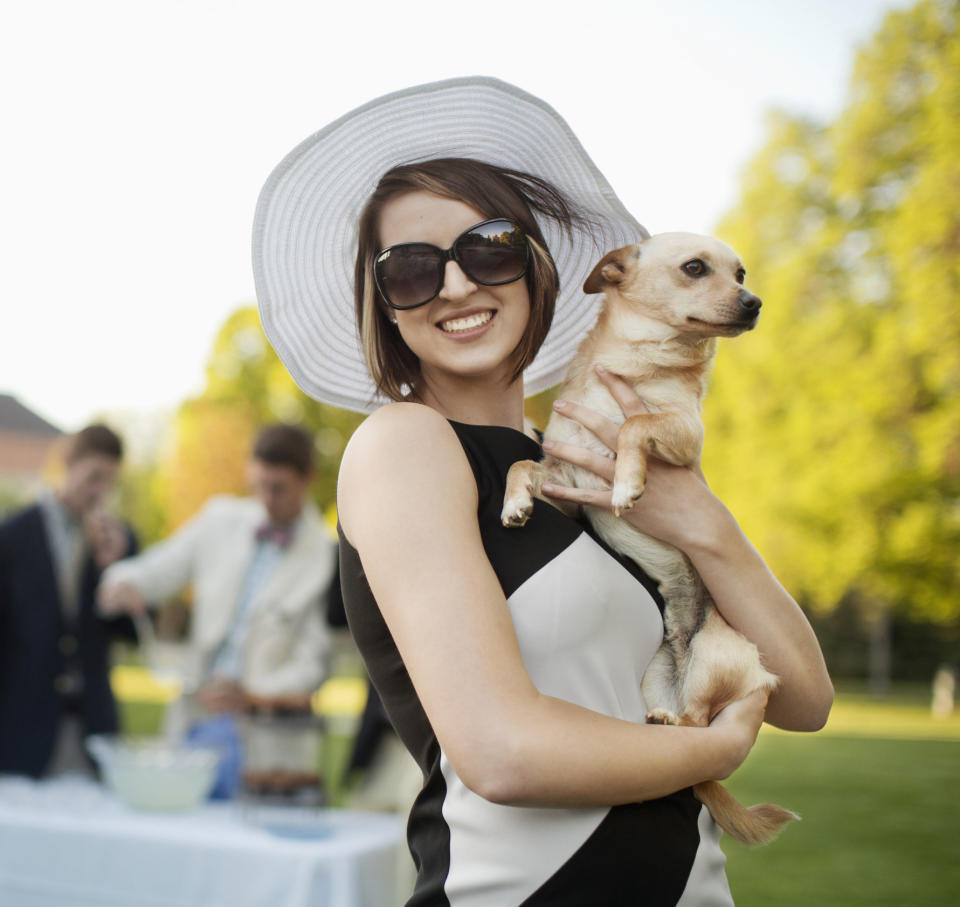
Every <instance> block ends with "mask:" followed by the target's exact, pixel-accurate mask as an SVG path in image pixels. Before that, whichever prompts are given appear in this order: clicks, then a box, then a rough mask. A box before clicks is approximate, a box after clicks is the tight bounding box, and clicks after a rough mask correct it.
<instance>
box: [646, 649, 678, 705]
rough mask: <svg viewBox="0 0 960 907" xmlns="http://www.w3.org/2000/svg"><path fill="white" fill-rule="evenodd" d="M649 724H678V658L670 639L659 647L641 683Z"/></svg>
mask: <svg viewBox="0 0 960 907" xmlns="http://www.w3.org/2000/svg"><path fill="white" fill-rule="evenodd" d="M641 692H642V693H643V701H644V702H645V703H646V706H647V724H678V723H679V720H680V719H679V717H678V712H679V708H680V704H679V700H678V699H677V659H676V655H675V653H674V651H673V648H672V647H671V645H670V643H669V641H665V642H664V643H663V645H661V646H660V648H659V649H657V654H656V655H654V656H653V660H652V661H651V662H650V664H649V665H648V666H647V670H646V671H645V672H644V674H643V681H642V683H641Z"/></svg>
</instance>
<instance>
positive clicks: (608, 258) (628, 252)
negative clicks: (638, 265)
mask: <svg viewBox="0 0 960 907" xmlns="http://www.w3.org/2000/svg"><path fill="white" fill-rule="evenodd" d="M639 257H640V246H639V245H636V246H624V247H623V248H622V249H614V250H613V251H612V252H608V253H607V254H606V255H604V256H603V258H601V259H600V261H598V262H597V264H596V265H595V267H594V269H593V270H592V271H591V272H590V276H589V277H588V278H587V279H586V280H585V281H584V283H583V292H584V293H602V292H603V291H604V290H605V289H607V287H618V286H620V284H621V283H622V282H623V278H624V277H625V276H626V274H627V266H628V265H629V264H630V262H632V261H636V260H637V259H638V258H639Z"/></svg>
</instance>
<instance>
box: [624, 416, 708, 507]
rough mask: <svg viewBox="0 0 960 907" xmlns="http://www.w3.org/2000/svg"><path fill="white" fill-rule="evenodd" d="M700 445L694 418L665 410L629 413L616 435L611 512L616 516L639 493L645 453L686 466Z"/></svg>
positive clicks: (643, 483) (643, 480) (643, 481)
mask: <svg viewBox="0 0 960 907" xmlns="http://www.w3.org/2000/svg"><path fill="white" fill-rule="evenodd" d="M702 445H703V428H702V426H701V425H700V422H699V420H698V419H690V418H687V417H685V416H683V415H681V414H679V413H675V412H666V411H665V412H659V413H637V414H635V415H633V416H630V417H629V418H628V419H627V420H626V421H625V422H624V423H623V425H621V426H620V433H619V435H618V436H617V463H616V466H615V467H614V473H613V501H612V503H613V512H614V513H615V514H616V515H617V516H620V514H621V513H623V511H624V510H629V509H630V508H631V507H632V506H633V505H634V504H635V503H636V502H637V500H638V499H639V498H640V496H641V495H642V494H643V489H644V487H645V486H646V483H647V455H648V454H653V455H654V456H657V457H659V458H660V459H661V460H666V461H667V462H668V463H673V464H675V465H677V466H688V465H689V464H691V463H695V462H696V460H697V458H698V457H699V456H700V449H701V447H702Z"/></svg>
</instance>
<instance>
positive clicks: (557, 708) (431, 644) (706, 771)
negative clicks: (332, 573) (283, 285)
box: [338, 404, 764, 806]
mask: <svg viewBox="0 0 960 907" xmlns="http://www.w3.org/2000/svg"><path fill="white" fill-rule="evenodd" d="M338 508H339V516H340V523H341V528H342V529H343V532H344V534H345V535H346V537H347V538H348V539H349V540H350V542H351V544H352V545H354V546H355V547H356V548H357V550H358V552H359V554H360V559H361V561H362V563H363V568H364V571H365V573H366V576H367V580H368V582H369V583H370V588H371V590H372V592H373V595H374V597H375V598H376V600H377V603H378V605H379V607H380V610H381V613H382V614H383V617H384V620H385V621H386V623H387V626H388V627H389V629H390V632H391V634H392V636H393V639H394V641H395V642H396V645H397V648H398V649H399V651H400V654H401V656H402V658H403V661H404V664H405V666H406V668H407V671H408V673H409V674H410V677H411V680H412V681H413V684H414V687H415V688H416V690H417V693H418V695H419V697H420V700H421V702H422V704H423V707H424V710H425V711H426V714H427V716H428V718H429V719H430V722H431V725H432V726H433V728H434V731H435V732H436V734H437V738H438V740H439V741H440V745H441V746H442V748H443V750H444V752H445V753H446V754H447V756H448V758H449V759H450V762H451V764H452V765H453V767H454V769H455V770H456V772H457V774H458V775H459V776H460V777H461V779H462V780H463V781H464V783H465V784H466V785H467V786H468V787H470V788H471V789H472V790H474V791H475V792H477V793H478V794H480V795H481V796H483V797H485V798H487V799H489V800H492V801H495V802H498V803H509V804H513V805H551V806H596V805H607V806H608V805H612V804H616V803H627V802H634V801H639V800H647V799H652V798H655V797H659V796H663V795H666V794H668V793H671V792H673V791H675V790H678V789H680V788H683V787H686V786H688V785H690V784H693V783H695V782H698V781H703V780H705V779H709V778H721V777H726V775H728V774H729V773H730V772H731V771H732V770H733V769H734V768H735V767H736V766H737V765H739V764H740V762H741V761H742V760H743V759H744V758H745V757H746V755H747V753H748V752H749V749H750V747H751V746H752V745H753V742H754V739H755V737H756V733H757V730H758V729H759V726H760V723H761V721H762V716H763V706H764V701H763V697H762V696H761V695H756V696H754V697H750V698H748V699H746V700H742V701H741V702H739V703H736V704H734V705H733V706H731V707H729V708H728V709H726V710H724V712H723V713H721V715H719V716H718V717H717V719H716V720H715V721H714V723H713V724H712V725H711V726H710V727H709V728H681V727H660V726H653V725H638V724H633V723H631V722H628V721H622V720H619V719H616V718H610V717H608V716H604V715H601V714H598V713H596V712H592V711H590V710H588V709H585V708H581V707H579V706H576V705H573V704H571V703H568V702H564V701H562V700H559V699H555V698H551V697H548V696H544V695H541V694H540V693H539V692H538V691H537V689H536V688H535V687H534V685H533V683H532V682H531V680H530V678H529V676H528V675H527V672H526V670H525V669H524V666H523V661H522V658H521V655H520V649H519V646H518V643H517V638H516V635H515V632H514V627H513V622H512V620H511V617H510V612H509V609H508V606H507V603H506V600H505V598H504V595H503V591H502V589H501V587H500V584H499V582H498V581H497V578H496V575H495V573H494V571H493V569H492V567H491V565H490V563H489V561H488V560H487V557H486V555H485V553H484V550H483V545H482V542H481V538H480V531H479V526H478V524H477V516H476V511H477V489H476V482H475V479H474V476H473V473H472V471H471V469H470V466H469V463H468V462H467V458H466V456H465V454H464V452H463V449H462V447H461V446H460V443H459V441H458V439H457V437H456V435H455V433H454V432H453V430H452V429H451V428H450V426H449V425H448V423H447V422H446V421H445V420H444V419H443V418H442V417H441V416H439V415H438V414H437V413H435V412H434V411H433V410H430V409H428V408H427V407H423V406H419V405H417V404H394V405H390V406H387V407H384V408H383V409H381V410H378V411H377V412H376V413H375V414H374V415H372V416H371V417H370V418H369V419H368V420H367V421H366V422H365V423H364V424H363V425H362V426H361V428H360V429H358V431H357V432H356V433H355V434H354V436H353V438H352V439H351V441H350V444H349V445H348V448H347V450H346V452H345V454H344V457H343V462H342V464H341V469H340V481H339V488H338Z"/></svg>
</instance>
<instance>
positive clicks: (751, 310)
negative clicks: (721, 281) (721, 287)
mask: <svg viewBox="0 0 960 907" xmlns="http://www.w3.org/2000/svg"><path fill="white" fill-rule="evenodd" d="M737 302H738V303H739V305H740V310H741V311H742V312H743V313H744V314H747V315H756V314H757V313H758V312H759V311H760V306H762V305H763V301H762V300H761V299H760V297H759V296H754V295H753V293H751V292H749V291H748V290H741V291H740V294H739V295H738V296H737Z"/></svg>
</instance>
